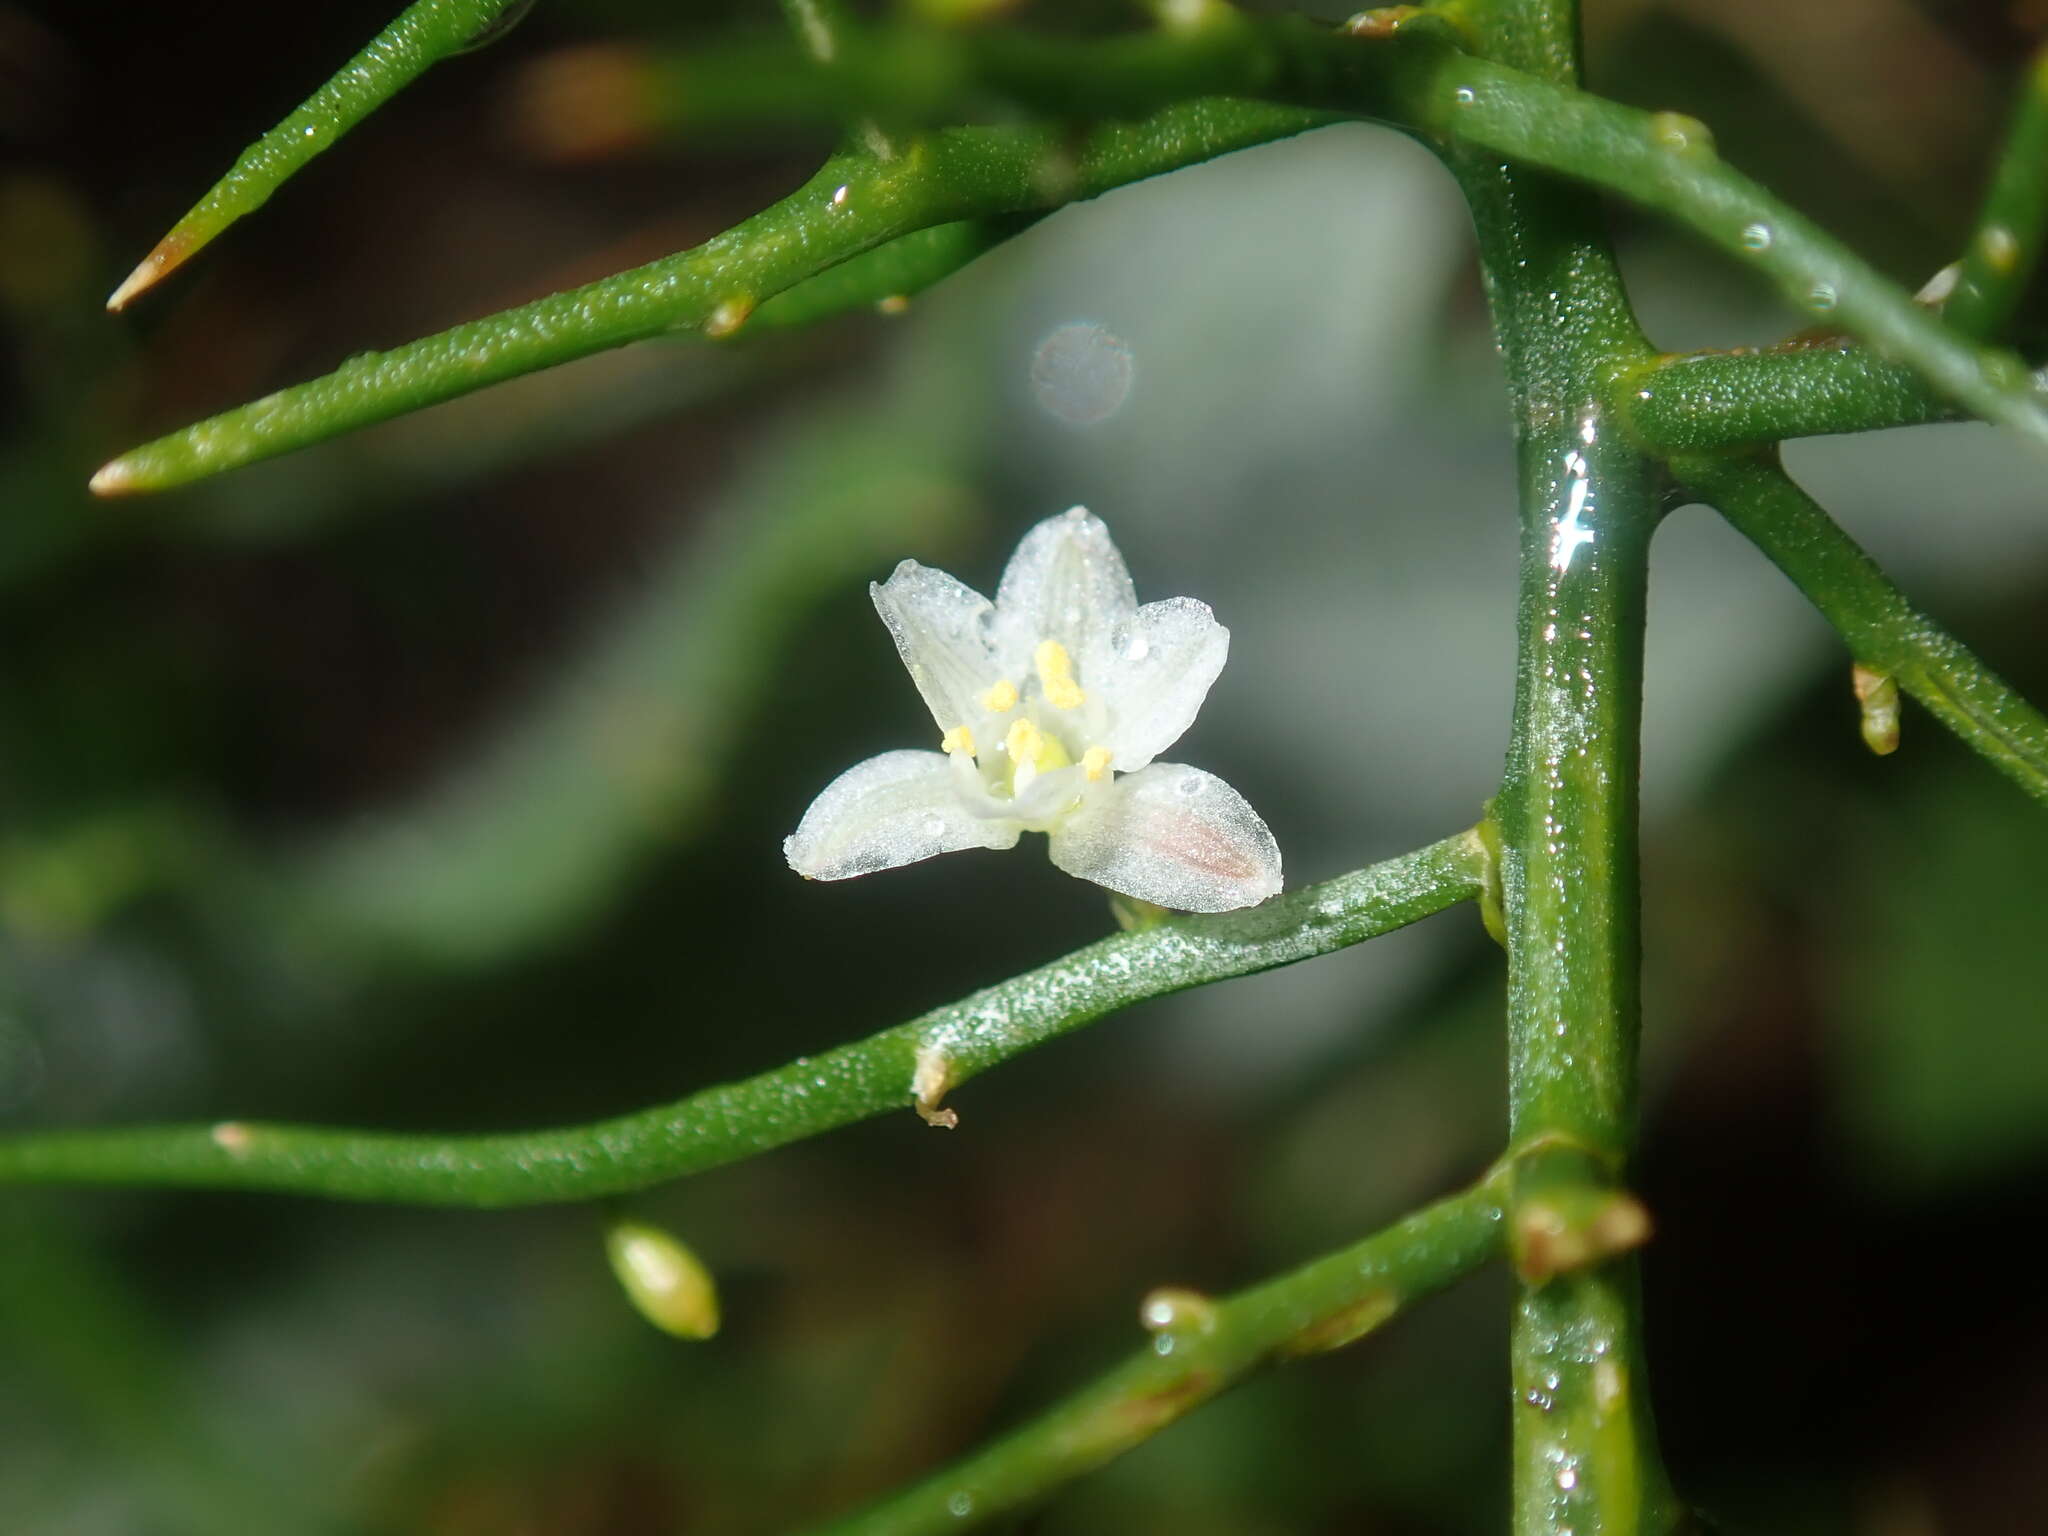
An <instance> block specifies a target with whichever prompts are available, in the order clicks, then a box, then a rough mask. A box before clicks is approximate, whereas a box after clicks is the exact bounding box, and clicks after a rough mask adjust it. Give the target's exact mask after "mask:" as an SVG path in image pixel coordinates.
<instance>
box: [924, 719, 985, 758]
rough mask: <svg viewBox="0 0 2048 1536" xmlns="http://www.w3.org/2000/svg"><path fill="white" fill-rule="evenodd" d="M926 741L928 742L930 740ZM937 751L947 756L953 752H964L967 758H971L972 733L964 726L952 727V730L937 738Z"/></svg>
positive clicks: (972, 747)
mask: <svg viewBox="0 0 2048 1536" xmlns="http://www.w3.org/2000/svg"><path fill="white" fill-rule="evenodd" d="M926 739H927V740H929V739H930V738H926ZM939 750H940V751H941V752H944V753H947V754H949V755H950V754H951V753H954V752H965V753H966V754H967V755H968V756H969V757H973V756H974V755H975V752H974V732H973V731H971V730H969V729H968V728H967V727H966V726H964V725H956V726H954V727H953V729H951V730H950V731H948V732H946V734H945V735H944V736H942V737H940V738H939Z"/></svg>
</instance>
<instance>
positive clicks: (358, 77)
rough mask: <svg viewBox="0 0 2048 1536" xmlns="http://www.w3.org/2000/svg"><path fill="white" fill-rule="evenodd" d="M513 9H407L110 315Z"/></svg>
mask: <svg viewBox="0 0 2048 1536" xmlns="http://www.w3.org/2000/svg"><path fill="white" fill-rule="evenodd" d="M513 3H514V0H417V3H415V4H413V5H409V6H407V7H406V8H405V10H404V11H403V12H401V13H400V15H399V16H398V19H397V20H395V21H393V22H392V23H391V25H390V26H388V27H386V28H385V29H384V30H383V31H382V32H379V33H378V34H377V35H376V37H374V38H373V39H371V41H370V43H369V44H368V46H366V47H365V48H364V49H363V51H362V52H361V53H359V54H357V55H356V56H355V57H354V58H352V59H350V60H349V61H348V63H347V64H345V65H343V66H342V68H341V70H340V71H339V72H338V73H337V74H336V75H335V76H334V78H332V79H331V80H329V81H328V82H327V83H326V84H325V85H323V86H321V87H320V89H319V90H317V91H315V92H314V93H313V94H312V95H311V96H310V97H308V98H307V99H306V101H305V102H304V104H302V105H301V106H300V107H299V108H298V110H297V111H295V112H293V113H292V114H291V116H289V117H287V118H286V119H285V120H284V121H283V122H281V123H279V124H278V125H277V126H276V127H275V128H273V129H271V130H270V132H268V133H266V134H265V135H263V137H262V138H260V139H258V140H257V141H256V142H255V143H254V144H252V145H250V146H249V147H248V148H247V149H246V150H244V151H243V152H242V156H241V158H240V159H238V160H237V161H236V162H235V163H234V166H233V168H232V169H230V170H229V171H228V173H227V174H226V175H225V176H223V177H221V179H220V180H219V181H217V182H215V183H214V185H213V188H212V190H211V191H209V192H208V193H207V194H206V196H204V197H203V198H201V199H200V200H199V202H198V203H197V205H195V206H194V207H193V209H192V211H191V212H189V213H187V214H186V215H185V216H184V217H183V218H182V219H180V220H178V222H177V224H176V225H175V226H173V228H172V229H171V232H170V233H169V234H167V235H165V236H164V237H163V239H161V240H159V241H158V242H157V243H156V247H155V249H153V250H152V251H151V252H150V253H149V254H148V255H147V256H145V257H143V259H142V262H141V265H139V266H137V267H136V269H135V270H134V271H133V272H131V273H129V274H128V277H127V279H126V281H124V282H123V283H122V284H121V286H120V287H118V288H116V289H115V290H114V293H113V296H112V297H111V298H109V299H108V300H107V308H109V309H120V308H121V307H122V306H123V305H125V304H127V303H128V301H129V300H131V299H133V298H134V297H135V296H136V295H137V294H139V293H141V292H142V291H143V290H144V289H146V288H150V287H153V286H155V284H156V283H158V282H159V281H161V280H162V279H163V278H164V277H165V276H167V275H168V274H169V273H171V272H172V271H173V270H175V269H176V268H177V267H179V266H180V265H182V264H183V263H184V262H185V261H186V260H187V259H189V258H190V257H191V256H192V255H194V254H195V253H196V252H198V251H199V250H200V249H201V248H202V247H204V246H205V245H207V244H208V242H210V241H211V240H213V238H214V237H215V236H216V235H218V234H220V232H221V231H222V230H224V229H226V228H227V227H228V226H229V225H230V224H232V223H234V222H235V220H237V219H239V218H241V217H243V215H245V214H250V213H254V212H255V211H256V210H257V209H258V208H261V207H262V206H263V205H264V204H265V203H267V202H268V201H270V196H271V194H272V193H273V192H275V191H277V189H278V188H279V187H281V186H283V185H284V183H285V182H286V181H288V180H289V179H290V178H291V177H292V176H293V175H295V174H296V173H297V172H298V171H300V170H301V169H303V168H304V167H305V165H306V164H307V163H308V162H309V161H311V160H312V158H313V157H314V156H315V155H317V154H319V153H320V152H321V151H322V150H324V149H327V148H328V147H329V146H331V145H332V144H333V143H334V142H335V140H337V139H339V138H340V137H341V136H342V135H343V134H345V133H347V132H348V131H349V129H351V128H353V127H355V125H356V124H357V123H359V122H361V121H362V120H363V119H364V118H366V117H368V116H369V115H370V114H371V113H372V112H374V111H376V110H377V108H379V107H381V106H383V105H384V103H385V102H387V101H389V100H390V99H391V98H392V97H393V96H396V95H397V94H398V93H399V92H400V91H402V90H404V89H405V87H406V86H408V85H410V84H411V83H412V82H413V81H414V80H415V79H417V78H418V77H419V76H420V75H421V74H422V73H423V72H424V71H425V70H426V69H427V67H428V66H429V65H431V64H433V63H435V62H436V61H437V60H440V59H444V58H446V57H447V56H448V55H449V54H451V53H460V52H462V51H463V49H464V48H466V47H468V46H469V45H470V44H471V43H473V42H474V41H475V40H476V38H477V35H478V34H479V33H481V32H484V31H485V30H486V29H488V28H489V27H490V25H491V23H492V22H494V21H496V20H497V19H498V16H499V13H500V12H502V11H504V10H505V9H506V7H507V6H509V5H511V4H513Z"/></svg>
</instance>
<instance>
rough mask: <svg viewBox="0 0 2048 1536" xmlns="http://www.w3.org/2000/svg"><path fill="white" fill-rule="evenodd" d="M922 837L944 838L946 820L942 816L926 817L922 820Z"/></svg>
mask: <svg viewBox="0 0 2048 1536" xmlns="http://www.w3.org/2000/svg"><path fill="white" fill-rule="evenodd" d="M924 835H925V836H926V837H944V836H945V835H946V820H945V818H944V817H943V816H927V817H925V819H924Z"/></svg>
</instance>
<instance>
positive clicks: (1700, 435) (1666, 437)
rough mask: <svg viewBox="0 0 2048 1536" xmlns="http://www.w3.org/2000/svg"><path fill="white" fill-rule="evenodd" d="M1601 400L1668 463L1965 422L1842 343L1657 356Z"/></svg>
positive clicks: (1894, 366) (1913, 381)
mask: <svg viewBox="0 0 2048 1536" xmlns="http://www.w3.org/2000/svg"><path fill="white" fill-rule="evenodd" d="M2036 393H2037V395H2038V394H2039V388H2038V383H2037V386H2036ZM1608 399H1609V403H1610V406H1611V409H1612V410H1613V412H1614V414H1615V416H1616V418H1617V419H1618V420H1620V421H1621V422H1622V423H1623V424H1624V425H1625V426H1626V427H1627V428H1628V430H1629V432H1630V433H1631V434H1633V435H1634V437H1635V438H1636V440H1637V441H1638V442H1640V443H1642V444H1643V445H1644V446H1645V447H1646V448H1649V449H1650V450H1651V451H1652V452H1654V453H1657V454H1659V455H1663V456H1667V457H1668V456H1669V455H1672V454H1679V453H1699V452H1704V451H1710V450H1713V449H1717V448H1731V447H1744V446H1748V445H1752V444H1762V443H1775V442H1778V441H1781V440H1782V439H1784V438H1788V437H1817V436H1820V435H1822V434H1825V433H1830V432H1876V431H1881V430H1883V429H1884V428H1887V427H1910V426H1919V425H1920V424H1922V423H1924V422H1929V421H1955V420H1961V419H1963V418H1964V417H1965V415H1966V413H1964V412H1962V411H1959V410H1957V409H1956V407H1955V406H1954V405H1953V404H1952V403H1950V402H1949V401H1948V400H1946V399H1944V398H1943V397H1942V396H1941V394H1940V393H1939V392H1937V391H1936V390H1934V389H1932V388H1931V387H1929V385H1928V384H1927V382H1926V380H1924V379H1923V378H1921V377H1920V375H1919V374H1917V373H1915V372H1914V371H1913V370H1912V369H1910V368H1907V367H1905V366H1904V365H1903V364H1900V363H1893V362H1887V361H1886V360H1885V359H1883V358H1881V357H1878V356H1877V355H1876V354H1875V353H1873V352H1871V351H1869V350H1868V349H1866V348H1863V347H1851V346H1841V345H1829V346H1807V347H1801V346H1787V347H1781V348H1774V349H1772V350H1771V351H1768V352H1697V353H1690V354H1686V355H1684V356H1678V357H1660V358H1656V359H1654V360H1652V361H1651V362H1650V363H1648V364H1646V365H1644V366H1642V367H1638V368H1633V369H1630V370H1628V371H1627V372H1625V373H1624V374H1622V375H1621V376H1620V377H1618V378H1617V379H1616V380H1615V382H1614V384H1613V385H1612V386H1611V387H1610V389H1609V390H1608Z"/></svg>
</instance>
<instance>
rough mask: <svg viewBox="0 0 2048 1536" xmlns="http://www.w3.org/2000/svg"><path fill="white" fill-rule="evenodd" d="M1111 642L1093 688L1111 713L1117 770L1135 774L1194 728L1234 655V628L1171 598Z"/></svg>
mask: <svg viewBox="0 0 2048 1536" xmlns="http://www.w3.org/2000/svg"><path fill="white" fill-rule="evenodd" d="M1110 638H1111V642H1112V652H1113V659H1112V661H1111V662H1110V664H1109V671H1108V673H1107V675H1106V676H1105V677H1104V678H1103V679H1102V680H1101V681H1100V682H1098V683H1097V685H1096V687H1097V689H1098V691H1099V692H1100V693H1102V694H1103V696H1104V697H1105V698H1106V699H1107V700H1108V703H1109V708H1110V711H1111V718H1110V724H1109V730H1108V734H1107V735H1105V736H1104V737H1103V739H1102V744H1103V745H1104V746H1106V747H1108V748H1109V749H1110V751H1112V752H1113V753H1115V754H1116V756H1115V758H1114V760H1113V766H1114V767H1115V768H1116V770H1117V771H1118V772H1119V773H1134V772H1136V771H1137V770H1138V769H1140V768H1143V767H1144V766H1145V765H1146V764H1147V763H1149V762H1151V761H1152V759H1153V758H1155V757H1157V756H1158V755H1159V754H1160V753H1161V752H1164V751H1165V750H1166V749H1167V748H1168V747H1170V746H1172V745H1173V744H1174V743H1175V742H1176V741H1178V740H1180V737H1181V733H1182V732H1184V731H1185V730H1187V728H1188V727H1189V726H1190V725H1192V724H1194V720H1195V716H1196V714H1197V713H1198V712H1199V711H1200V710H1201V708H1202V700H1204V699H1205V698H1207V697H1208V696H1209V685H1210V684H1211V683H1213V682H1215V681H1216V674H1217V673H1219V672H1221V671H1222V670H1223V662H1224V659H1225V658H1226V657H1228V656H1229V654H1230V631H1229V630H1227V629H1225V628H1224V627H1223V626H1222V625H1221V624H1218V623H1217V622H1216V615H1215V614H1213V613H1211V612H1210V611H1209V605H1208V604H1207V603H1203V602H1197V601H1196V600H1195V599H1194V598H1192V597H1169V598H1167V599H1166V600H1165V601H1164V602H1160V603H1147V604H1146V605H1145V606H1144V607H1142V608H1140V609H1139V610H1138V613H1137V616H1136V617H1135V618H1134V619H1132V620H1131V622H1130V624H1129V625H1128V626H1127V627H1126V628H1125V629H1124V630H1121V631H1119V632H1118V633H1115V634H1113V635H1112V636H1111V637H1110Z"/></svg>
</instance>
